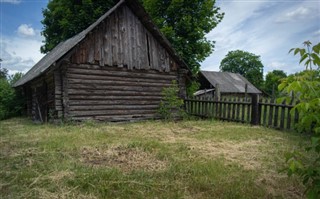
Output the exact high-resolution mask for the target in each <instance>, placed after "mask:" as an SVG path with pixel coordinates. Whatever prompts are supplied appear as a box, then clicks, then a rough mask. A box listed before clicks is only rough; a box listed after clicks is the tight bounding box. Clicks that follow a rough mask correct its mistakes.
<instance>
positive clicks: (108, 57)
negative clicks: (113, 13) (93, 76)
mask: <svg viewBox="0 0 320 199" xmlns="http://www.w3.org/2000/svg"><path fill="white" fill-rule="evenodd" d="M111 25H112V24H111V22H110V19H109V18H108V20H106V21H105V25H104V27H103V30H104V38H103V47H104V56H105V58H104V65H107V66H112V53H113V52H112V31H111Z"/></svg>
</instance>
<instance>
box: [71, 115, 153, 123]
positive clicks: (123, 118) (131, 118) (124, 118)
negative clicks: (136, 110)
mask: <svg viewBox="0 0 320 199" xmlns="http://www.w3.org/2000/svg"><path fill="white" fill-rule="evenodd" d="M154 118H158V116H157V115H156V114H143V115H141V114H135V115H132V114H131V115H121V116H115V115H111V116H108V115H101V116H74V117H73V119H74V120H80V121H81V120H89V119H95V120H100V121H112V122H117V121H139V120H146V119H154Z"/></svg>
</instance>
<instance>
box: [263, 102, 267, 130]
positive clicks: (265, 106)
mask: <svg viewBox="0 0 320 199" xmlns="http://www.w3.org/2000/svg"><path fill="white" fill-rule="evenodd" d="M265 103H268V99H265ZM263 107H264V109H263V118H262V120H263V126H267V111H268V106H267V105H263Z"/></svg>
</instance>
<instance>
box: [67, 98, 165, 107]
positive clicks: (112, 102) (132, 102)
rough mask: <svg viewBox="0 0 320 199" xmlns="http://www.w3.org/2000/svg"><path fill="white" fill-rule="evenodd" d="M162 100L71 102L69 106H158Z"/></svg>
mask: <svg viewBox="0 0 320 199" xmlns="http://www.w3.org/2000/svg"><path fill="white" fill-rule="evenodd" d="M159 103H160V99H156V100H143V99H140V100H137V99H129V100H128V99H120V100H119V99H118V100H69V105H70V106H73V105H84V106H88V105H115V104H118V105H157V104H159Z"/></svg>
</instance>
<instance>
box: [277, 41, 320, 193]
mask: <svg viewBox="0 0 320 199" xmlns="http://www.w3.org/2000/svg"><path fill="white" fill-rule="evenodd" d="M304 45H305V46H306V49H303V48H293V49H291V50H290V52H291V51H293V52H294V54H295V55H296V54H299V55H300V56H301V59H300V63H301V62H305V63H304V64H305V66H306V70H305V71H303V72H301V73H300V74H298V75H296V76H293V77H289V78H287V79H286V80H285V81H284V82H283V83H282V84H280V85H279V89H280V90H282V91H283V92H284V93H286V94H289V93H291V92H294V93H295V95H296V96H297V98H298V100H299V101H300V103H299V104H297V105H296V106H295V107H294V108H293V109H292V113H293V111H294V110H295V109H297V110H298V111H299V117H300V120H299V123H298V130H299V131H300V132H310V133H312V137H311V141H310V146H309V147H308V148H306V149H305V150H306V151H307V152H309V154H310V156H311V157H313V160H312V161H310V160H309V159H308V158H306V156H305V155H302V154H300V153H299V152H293V153H291V154H289V155H288V156H287V157H286V161H287V163H288V175H289V176H291V175H293V174H296V175H298V176H300V177H301V178H302V182H303V184H304V185H305V186H306V194H307V197H308V198H319V196H320V43H318V44H317V45H315V46H313V47H312V48H311V42H310V41H306V42H304ZM312 66H315V67H316V69H315V70H313V68H312Z"/></svg>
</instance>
